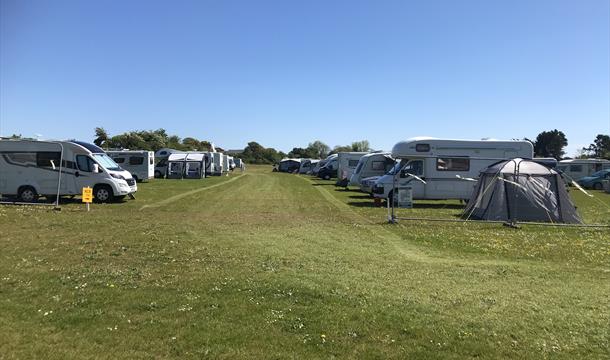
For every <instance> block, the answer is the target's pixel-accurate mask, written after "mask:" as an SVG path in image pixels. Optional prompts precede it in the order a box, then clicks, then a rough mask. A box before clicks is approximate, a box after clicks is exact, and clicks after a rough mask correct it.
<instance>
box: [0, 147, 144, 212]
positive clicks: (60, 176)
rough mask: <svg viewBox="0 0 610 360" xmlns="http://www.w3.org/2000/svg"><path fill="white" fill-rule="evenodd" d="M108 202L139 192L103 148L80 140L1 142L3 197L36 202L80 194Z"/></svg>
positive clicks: (0, 161)
mask: <svg viewBox="0 0 610 360" xmlns="http://www.w3.org/2000/svg"><path fill="white" fill-rule="evenodd" d="M84 187H91V188H92V189H93V196H94V200H95V201H98V202H108V201H112V200H113V199H120V198H123V197H125V196H126V195H129V194H133V193H135V192H136V191H137V190H138V187H137V185H136V181H135V180H134V179H133V177H132V176H131V174H130V173H129V172H128V171H125V170H123V169H121V167H120V166H119V165H118V164H117V163H115V162H114V161H113V160H112V158H110V157H109V156H108V155H107V154H106V153H105V152H104V150H102V149H101V148H99V147H97V146H95V145H93V144H89V143H85V142H80V141H36V140H0V194H2V195H3V196H16V197H17V198H18V199H19V200H20V201H24V202H32V201H35V200H36V199H37V198H38V197H39V196H45V197H55V196H56V195H58V194H59V196H67V195H80V194H82V189H83V188H84Z"/></svg>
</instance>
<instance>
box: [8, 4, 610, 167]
mask: <svg viewBox="0 0 610 360" xmlns="http://www.w3.org/2000/svg"><path fill="white" fill-rule="evenodd" d="M96 126H102V127H104V128H105V129H106V130H107V131H108V132H109V133H110V134H111V135H116V134H119V133H122V132H125V131H131V130H140V129H157V128H165V129H166V130H167V131H168V132H169V133H171V134H177V135H179V136H181V137H186V136H194V137H197V138H200V139H207V140H211V141H213V142H215V143H216V144H218V145H219V146H222V147H224V148H230V149H235V148H243V147H244V146H245V145H246V143H247V142H248V141H252V140H255V141H258V142H259V143H261V144H262V145H264V146H267V147H275V148H276V149H280V150H284V151H289V150H290V149H292V147H294V146H302V147H304V146H306V145H307V144H308V143H309V142H311V141H313V140H317V139H319V140H322V141H323V142H325V143H327V144H329V145H331V146H334V145H344V144H348V143H350V142H352V141H355V140H362V139H368V140H369V141H370V143H371V145H372V146H373V147H374V148H377V149H390V148H391V146H392V145H393V144H394V143H396V142H397V141H399V140H403V139H406V138H409V137H414V136H435V137H450V138H465V139H479V138H483V137H493V138H498V139H510V138H523V137H530V138H534V137H535V136H536V135H537V134H538V133H539V132H541V131H543V130H551V129H555V128H557V129H559V130H562V131H564V132H565V133H566V135H567V137H568V141H569V147H568V153H569V155H572V154H573V153H574V152H575V150H576V149H577V148H579V147H581V146H583V145H586V144H589V143H590V142H591V141H592V140H593V139H594V137H595V136H596V135H597V134H598V133H605V134H608V133H610V2H609V1H608V0H586V1H582V0H573V1H566V0H548V1H547V0H536V1H531V0H527V1H508V0H498V1H488V0H480V1H475V0H460V1H455V0H445V1H440V0H432V1H421V0H420V1H408V0H400V1H372V0H371V1H356V0H352V1H328V0H325V1H317V0H307V1H285V0H277V1H255V0H248V1H231V0H227V1H225V0H223V1H220V0H215V1H205V0H201V1H119V0H106V1H85V0H82V1H63V0H54V1H47V0H40V1H32V0H0V134H1V135H5V136H6V135H11V134H13V133H19V134H23V135H24V136H34V135H35V134H40V135H42V137H43V138H56V139H65V138H77V139H81V140H85V141H91V140H92V139H93V132H94V128H95V127H96Z"/></svg>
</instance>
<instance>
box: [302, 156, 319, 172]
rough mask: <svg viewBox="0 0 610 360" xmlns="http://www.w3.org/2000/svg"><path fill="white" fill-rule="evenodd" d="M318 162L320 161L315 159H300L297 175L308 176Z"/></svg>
mask: <svg viewBox="0 0 610 360" xmlns="http://www.w3.org/2000/svg"><path fill="white" fill-rule="evenodd" d="M319 162H320V160H316V159H302V161H301V166H300V167H299V174H310V173H311V171H312V170H313V169H314V167H315V166H316V164H317V163H319Z"/></svg>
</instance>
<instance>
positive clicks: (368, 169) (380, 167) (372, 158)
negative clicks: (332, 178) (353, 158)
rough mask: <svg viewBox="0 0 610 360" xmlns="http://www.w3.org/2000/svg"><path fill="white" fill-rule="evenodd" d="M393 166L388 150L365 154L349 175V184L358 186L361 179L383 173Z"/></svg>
mask: <svg viewBox="0 0 610 360" xmlns="http://www.w3.org/2000/svg"><path fill="white" fill-rule="evenodd" d="M393 166H394V159H393V158H392V156H391V155H390V153H388V152H376V153H372V154H366V155H364V156H363V157H361V158H360V161H359V162H358V166H356V169H355V170H354V173H353V174H352V176H351V177H350V180H349V185H352V186H360V185H361V184H360V182H361V181H362V180H363V179H365V178H369V177H372V176H382V175H385V174H386V173H387V172H388V171H390V169H391V168H392V167H393Z"/></svg>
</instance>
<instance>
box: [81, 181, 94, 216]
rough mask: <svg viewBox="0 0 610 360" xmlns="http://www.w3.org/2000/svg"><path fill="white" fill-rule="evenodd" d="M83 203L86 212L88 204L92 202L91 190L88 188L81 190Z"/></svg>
mask: <svg viewBox="0 0 610 360" xmlns="http://www.w3.org/2000/svg"><path fill="white" fill-rule="evenodd" d="M82 198H83V202H84V203H86V204H87V211H89V204H91V202H92V201H93V189H92V188H90V187H88V186H87V187H84V188H83V196H82Z"/></svg>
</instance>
